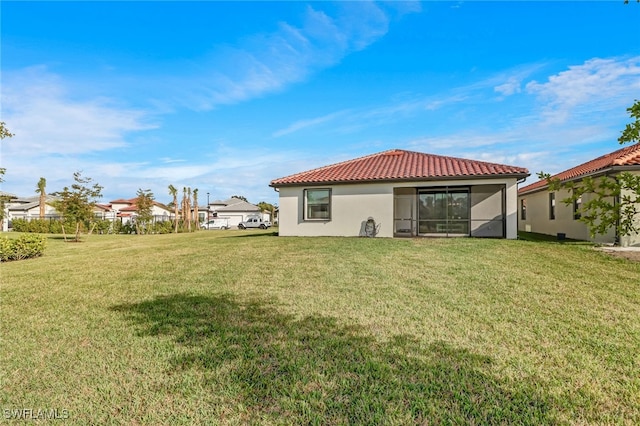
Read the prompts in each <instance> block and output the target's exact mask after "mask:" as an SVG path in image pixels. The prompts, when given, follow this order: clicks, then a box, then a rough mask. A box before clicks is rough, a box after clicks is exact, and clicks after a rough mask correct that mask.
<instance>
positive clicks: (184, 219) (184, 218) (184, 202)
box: [182, 186, 187, 226]
mask: <svg viewBox="0 0 640 426" xmlns="http://www.w3.org/2000/svg"><path fill="white" fill-rule="evenodd" d="M185 223H187V187H186V186H183V187H182V226H184V224H185Z"/></svg>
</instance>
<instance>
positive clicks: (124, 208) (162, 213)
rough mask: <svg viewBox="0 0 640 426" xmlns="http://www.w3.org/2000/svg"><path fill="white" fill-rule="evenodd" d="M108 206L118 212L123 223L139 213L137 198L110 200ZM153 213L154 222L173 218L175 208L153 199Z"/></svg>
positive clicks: (117, 214)
mask: <svg viewBox="0 0 640 426" xmlns="http://www.w3.org/2000/svg"><path fill="white" fill-rule="evenodd" d="M108 207H110V208H111V209H112V210H113V211H114V212H115V213H116V216H117V217H118V218H120V220H121V221H122V223H126V222H129V221H130V220H131V219H132V218H135V217H136V216H137V215H138V206H137V205H136V198H129V199H124V198H119V199H117V200H113V201H110V202H109V204H108ZM151 214H152V215H153V221H154V222H164V221H167V220H173V210H172V209H170V208H169V207H167V206H165V205H164V204H162V203H159V202H157V201H153V205H152V206H151Z"/></svg>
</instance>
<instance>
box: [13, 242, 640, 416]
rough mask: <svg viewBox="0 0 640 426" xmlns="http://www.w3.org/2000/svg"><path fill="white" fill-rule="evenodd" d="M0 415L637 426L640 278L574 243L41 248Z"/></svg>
mask: <svg viewBox="0 0 640 426" xmlns="http://www.w3.org/2000/svg"><path fill="white" fill-rule="evenodd" d="M0 279H1V286H0V296H1V299H0V303H1V304H0V308H1V309H0V319H1V327H2V328H1V338H2V341H1V349H0V365H1V370H0V374H1V380H2V383H1V389H0V409H2V410H3V413H2V414H3V416H4V415H5V413H6V411H4V410H16V409H33V410H38V409H40V410H51V409H57V410H59V411H61V410H67V412H68V417H69V418H68V419H67V420H66V421H67V422H68V423H72V424H73V423H75V424H149V425H157V424H172V425H173V424H322V425H324V424H629V425H631V424H634V425H635V424H640V263H633V262H630V261H626V260H621V259H615V258H612V257H609V256H607V255H605V254H602V253H600V252H597V251H595V250H593V249H592V247H591V246H590V245H588V244H584V243H562V244H560V243H555V242H543V241H523V240H518V241H505V240H482V239H412V240H404V239H378V238H376V239H366V238H287V237H277V236H275V235H274V234H273V232H271V231H204V232H198V233H194V234H179V235H154V236H124V235H116V236H111V235H109V236H92V237H89V238H88V240H86V241H85V242H83V243H65V242H63V241H62V239H61V237H60V238H58V237H53V238H51V239H50V241H49V246H48V248H47V250H46V253H45V256H43V257H41V258H37V259H31V260H26V261H20V262H10V263H4V264H2V265H0Z"/></svg>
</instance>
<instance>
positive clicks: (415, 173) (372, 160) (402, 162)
mask: <svg viewBox="0 0 640 426" xmlns="http://www.w3.org/2000/svg"><path fill="white" fill-rule="evenodd" d="M528 175H529V171H528V170H527V169H525V168H522V167H514V166H506V165H504V164H496V163H487V162H484V161H475V160H467V159H463V158H455V157H443V156H440V155H433V154H424V153H421V152H413V151H404V150H401V149H392V150H389V151H384V152H379V153H377V154H372V155H368V156H365V157H360V158H356V159H354V160H349V161H344V162H341V163H337V164H332V165H329V166H325V167H320V168H317V169H313V170H309V171H306V172H302V173H296V174H294V175H290V176H286V177H282V178H279V179H274V180H272V181H271V184H270V186H273V187H279V186H287V185H300V184H325V183H356V182H372V181H407V180H409V181H411V180H433V179H439V178H443V179H447V178H461V177H482V176H515V177H525V176H528Z"/></svg>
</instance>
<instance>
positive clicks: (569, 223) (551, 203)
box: [518, 143, 640, 247]
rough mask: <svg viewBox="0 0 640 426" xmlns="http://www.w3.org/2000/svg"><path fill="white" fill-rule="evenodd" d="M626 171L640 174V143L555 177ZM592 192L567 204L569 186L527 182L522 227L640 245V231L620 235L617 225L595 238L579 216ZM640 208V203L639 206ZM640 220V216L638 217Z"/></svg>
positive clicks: (563, 178)
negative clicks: (557, 187)
mask: <svg viewBox="0 0 640 426" xmlns="http://www.w3.org/2000/svg"><path fill="white" fill-rule="evenodd" d="M622 172H629V173H632V174H635V175H640V143H638V144H635V145H631V146H627V147H624V148H622V149H619V150H616V151H614V152H610V153H608V154H605V155H602V156H600V157H598V158H595V159H593V160H590V161H587V162H586V163H583V164H580V165H578V166H575V167H572V168H570V169H568V170H565V171H563V172H560V173H558V174H556V175H554V176H552V178H557V179H560V180H561V181H562V182H569V181H574V182H576V183H578V184H579V182H580V180H581V179H583V178H584V177H586V176H591V177H593V178H599V177H607V176H608V177H613V176H615V175H617V174H619V173H622ZM622 195H624V194H622ZM590 196H591V195H590V194H585V195H583V196H582V199H580V200H578V201H577V202H576V203H573V204H572V205H566V204H565V203H563V202H562V200H564V199H566V198H568V197H569V192H568V190H566V189H563V190H560V191H554V192H550V191H549V190H548V185H547V181H546V180H539V181H537V182H534V183H532V184H531V185H527V186H524V187H522V188H520V190H519V191H518V208H519V215H520V220H519V222H518V228H519V229H520V230H522V231H527V232H537V233H540V234H548V235H558V234H564V236H565V237H566V238H572V239H576V240H587V241H594V242H597V243H603V244H613V243H616V242H618V243H619V244H620V245H621V246H623V247H625V246H640V235H631V236H624V237H618V236H617V235H616V231H615V229H613V228H612V229H610V231H609V232H608V233H607V234H605V235H597V236H596V237H595V238H591V236H590V235H589V230H588V229H587V226H586V224H584V223H583V222H581V221H580V220H578V219H579V218H580V216H579V212H578V210H579V208H580V206H581V205H582V203H584V202H587V201H589V199H590ZM638 208H639V209H640V206H638ZM637 220H638V221H639V222H640V216H639V217H637Z"/></svg>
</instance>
